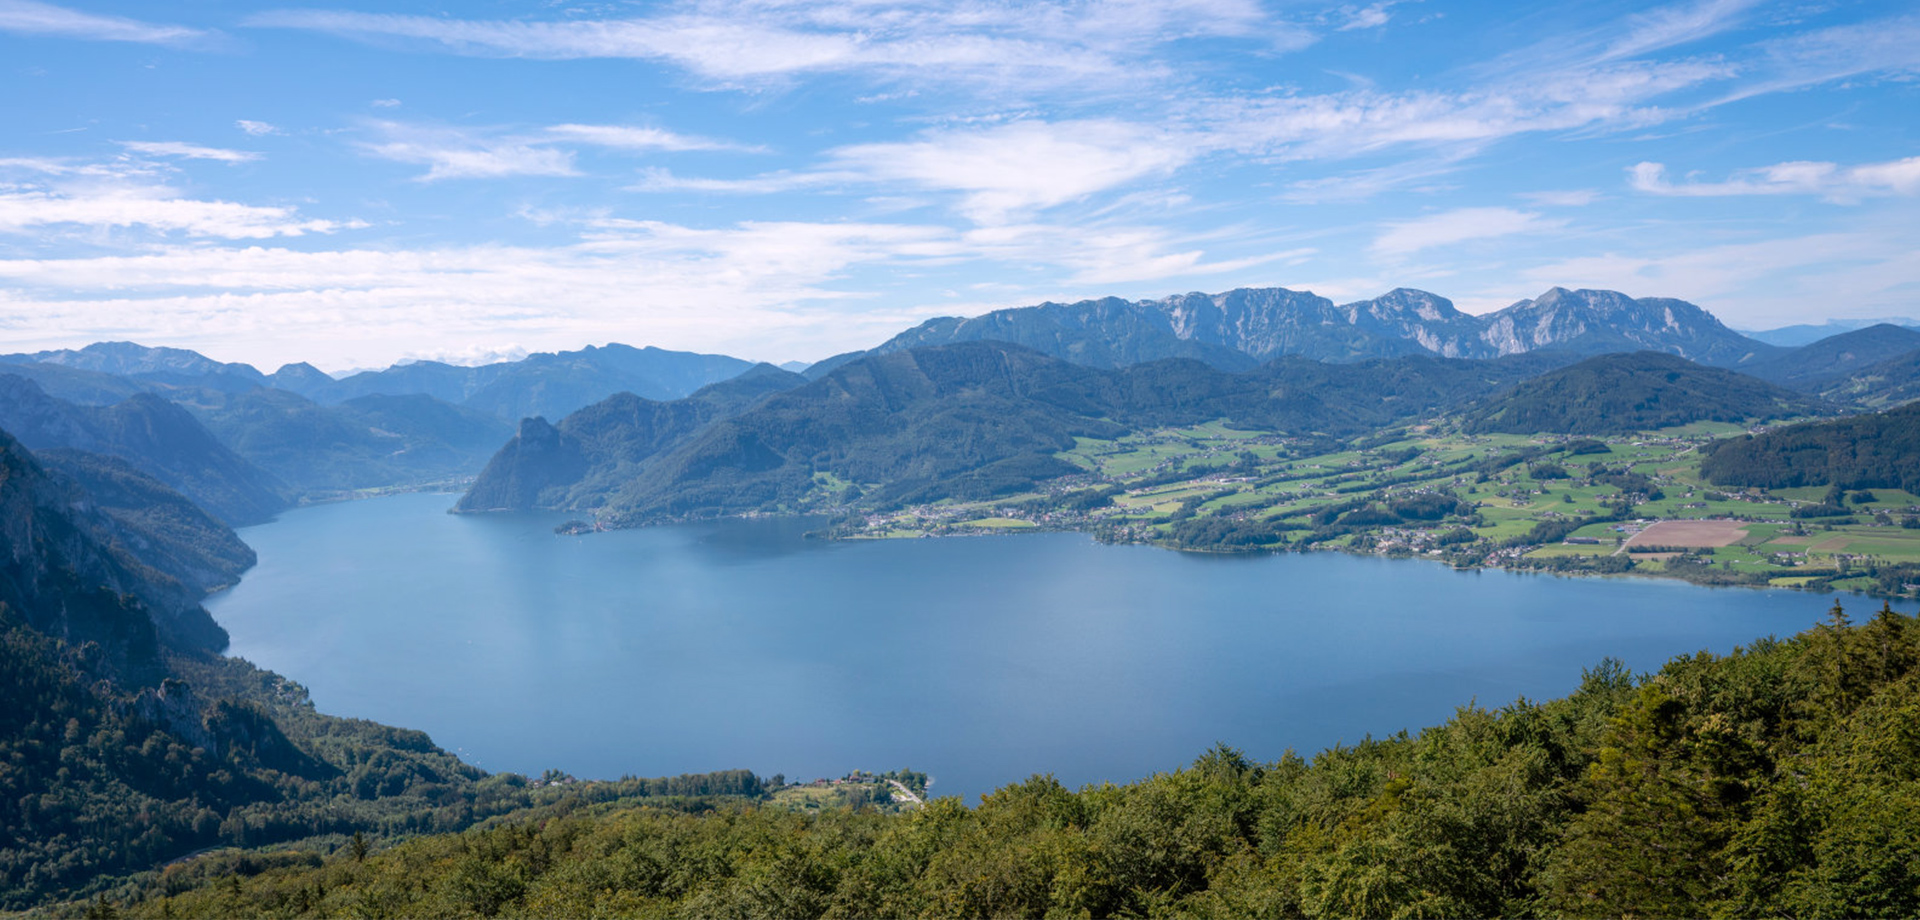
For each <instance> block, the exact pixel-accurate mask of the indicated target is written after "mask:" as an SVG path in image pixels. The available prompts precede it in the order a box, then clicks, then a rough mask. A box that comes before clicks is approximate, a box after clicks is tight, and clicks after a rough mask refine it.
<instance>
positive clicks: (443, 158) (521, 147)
mask: <svg viewBox="0 0 1920 920" xmlns="http://www.w3.org/2000/svg"><path fill="white" fill-rule="evenodd" d="M374 127H375V128H377V129H379V130H380V131H381V132H382V133H384V134H385V135H386V139H385V140H383V141H380V142H377V143H369V144H364V145H363V147H364V148H365V149H366V150H367V151H368V152H370V153H372V154H374V155H375V156H379V157H381V158H383V159H388V160H394V161H396V162H400V163H416V164H420V165H423V166H426V167H427V172H426V174H425V175H423V176H421V177H420V178H421V180H423V181H433V180H437V179H497V178H501V177H505V176H575V175H579V173H578V172H576V171H575V170H574V168H573V154H572V153H570V152H568V151H565V150H555V149H554V148H552V147H547V146H542V145H540V144H539V143H538V141H537V140H530V139H527V138H522V137H512V136H499V135H489V134H482V133H478V132H472V131H461V130H456V129H452V128H429V127H422V126H418V125H403V124H399V123H397V122H378V123H376V124H375V125H374Z"/></svg>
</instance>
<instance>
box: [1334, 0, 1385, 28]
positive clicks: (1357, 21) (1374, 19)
mask: <svg viewBox="0 0 1920 920" xmlns="http://www.w3.org/2000/svg"><path fill="white" fill-rule="evenodd" d="M1392 8H1393V4H1392V3H1375V4H1371V5H1369V6H1364V7H1352V6H1348V7H1341V9H1340V15H1341V16H1342V17H1344V18H1345V19H1346V22H1343V23H1341V24H1340V26H1339V31H1341V32H1352V31H1354V30H1355V29H1377V28H1379V27H1381V26H1384V25H1386V24H1387V21H1388V20H1390V19H1392V18H1393V15H1392V14H1391V13H1388V12H1387V10H1389V9H1392Z"/></svg>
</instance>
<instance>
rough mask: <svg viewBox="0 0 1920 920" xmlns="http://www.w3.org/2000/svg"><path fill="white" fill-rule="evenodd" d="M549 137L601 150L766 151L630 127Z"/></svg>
mask: <svg viewBox="0 0 1920 920" xmlns="http://www.w3.org/2000/svg"><path fill="white" fill-rule="evenodd" d="M545 134H546V136H547V137H549V138H551V139H553V140H555V141H570V142H573V143H578V144H593V145H595V146H600V147H616V148H620V149H624V150H667V151H676V152H677V151H687V150H741V151H761V150H764V149H765V148H763V147H754V146H748V145H745V144H733V143H729V142H727V141H718V140H713V139H711V138H705V137H692V136H689V135H685V134H676V133H674V132H672V131H666V130H663V129H660V128H647V127H635V126H630V125H571V124H569V125H554V126H553V127H550V128H548V129H546V132H545Z"/></svg>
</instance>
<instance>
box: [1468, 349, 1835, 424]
mask: <svg viewBox="0 0 1920 920" xmlns="http://www.w3.org/2000/svg"><path fill="white" fill-rule="evenodd" d="M1823 408H1827V406H1826V404H1824V403H1822V402H1820V401H1818V400H1815V399H1812V398H1809V397H1806V396H1803V395H1801V394H1798V393H1794V392H1792V391H1789V390H1785V389H1782V388H1780V387H1776V386H1774V385H1772V384H1770V383H1767V382H1765V381H1763V380H1757V379H1754V378H1752V377H1748V376H1746V375H1744V374H1737V373H1734V372H1733V371H1729V370H1725V369H1723V368H1714V367H1702V366H1700V365H1698V364H1694V363H1693V362H1691V361H1688V360H1686V359H1685V358H1680V357H1676V356H1673V355H1663V354H1657V353H1654V352H1638V353H1633V354H1609V355H1599V356H1597V357H1593V358H1588V359H1587V360H1585V361H1582V362H1580V363H1578V364H1575V365H1572V366H1571V367H1566V368H1562V369H1560V370H1556V371H1550V372H1548V373H1545V374H1541V375H1540V376H1539V377H1536V378H1534V379H1532V380H1528V381H1525V382H1523V383H1521V384H1519V385H1517V386H1515V387H1514V388H1513V389H1512V390H1510V391H1508V392H1506V393H1503V394H1501V395H1499V396H1497V397H1495V398H1493V399H1491V400H1489V401H1488V402H1487V403H1486V405H1484V406H1482V407H1481V408H1480V409H1478V410H1476V411H1474V412H1473V413H1471V414H1470V415H1468V416H1467V418H1466V419H1465V422H1464V426H1465V428H1466V429H1467V430H1468V431H1481V432H1486V431H1503V432H1513V433H1522V434H1530V433H1536V432H1538V433H1551V434H1617V433H1623V432H1629V431H1641V430H1647V429H1655V428H1666V427H1670V426H1674V425H1685V424H1689V423H1692V422H1701V421H1716V422H1745V421H1758V420H1764V419H1771V418H1786V417H1789V416H1793V415H1802V414H1806V413H1810V412H1817V411H1820V410H1821V409H1823Z"/></svg>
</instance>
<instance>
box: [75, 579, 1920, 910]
mask: <svg viewBox="0 0 1920 920" xmlns="http://www.w3.org/2000/svg"><path fill="white" fill-rule="evenodd" d="M1917 665H1920V623H1917V622H1916V621H1915V620H1914V619H1912V618H1909V617H1906V616H1903V615H1900V614H1896V613H1893V612H1891V611H1887V610H1884V609H1883V610H1882V611H1881V612H1880V613H1878V614H1877V615H1875V616H1874V617H1872V618H1871V619H1870V620H1869V621H1867V622H1865V623H1863V624H1857V625H1855V624H1850V623H1849V622H1848V617H1847V615H1846V614H1845V613H1844V612H1842V610H1841V609H1840V608H1839V607H1838V606H1837V605H1836V607H1835V608H1834V610H1833V612H1832V615H1831V618H1830V621H1829V622H1828V623H1827V624H1825V625H1823V626H1821V627H1818V628H1816V629H1813V630H1810V631H1808V632H1806V633H1804V634H1802V635H1799V636H1796V637H1792V638H1789V639H1785V640H1773V639H1763V640H1760V641H1757V642H1755V643H1753V644H1752V645H1750V646H1748V647H1746V648H1744V649H1741V650H1739V651H1737V652H1735V653H1733V654H1731V655H1727V656H1724V657H1720V656H1713V655H1709V654H1705V653H1702V654H1698V655H1693V656H1682V657H1679V658H1676V659H1674V660H1673V661H1672V662H1670V663H1669V664H1668V665H1667V666H1666V667H1664V668H1662V669H1661V670H1660V671H1659V673H1657V674H1653V675H1646V676H1640V677H1636V676H1634V675H1630V674H1627V673H1625V672H1623V671H1622V670H1621V669H1620V668H1619V667H1618V666H1617V665H1615V664H1612V663H1608V662H1602V663H1601V664H1600V665H1599V666H1597V667H1596V668H1594V669H1593V670H1591V671H1589V672H1588V673H1587V674H1586V675H1585V679H1584V680H1583V681H1582V684H1581V686H1580V688H1579V690H1577V691H1576V692H1575V693H1573V694H1572V695H1570V696H1568V697H1566V698H1563V699H1558V700H1553V701H1549V702H1532V701H1526V700H1521V701H1517V702H1515V703H1513V704H1511V705H1508V706H1505V707H1502V708H1499V709H1491V710H1490V709H1482V708H1477V707H1474V706H1466V707H1463V708H1462V709H1461V710H1460V711H1459V713H1458V715H1456V716H1455V717H1454V718H1453V719H1452V720H1450V721H1449V722H1447V723H1446V724H1444V725H1440V726H1436V727H1434V728H1430V729H1427V730H1425V731H1422V732H1420V733H1418V734H1412V735H1408V734H1403V735H1399V736H1396V737H1392V738H1386V739H1378V740H1368V741H1365V742H1362V743H1360V744H1358V745H1355V746H1352V747H1343V748H1336V749H1332V750H1328V751H1323V752H1319V753H1317V754H1314V755H1313V756H1312V757H1311V758H1310V759H1308V758H1304V757H1299V756H1294V755H1288V756H1286V757H1283V758H1282V759H1280V760H1278V761H1275V762H1271V763H1256V762H1252V761H1250V760H1248V759H1247V758H1246V757H1244V756H1243V755H1241V754H1240V753H1238V752H1236V751H1235V750H1233V749H1231V748H1228V747H1225V746H1220V747H1216V748H1215V749H1214V750H1212V751H1209V752H1207V753H1206V754H1205V755H1203V756H1201V757H1200V758H1199V759H1198V760H1196V761H1195V762H1194V763H1193V764H1192V765H1190V766H1189V767H1187V768H1185V769H1180V770H1175V771H1172V772H1169V773H1164V774H1159V775H1156V776H1153V777H1151V778H1148V779H1145V780H1142V781H1140V782H1137V783H1132V784H1129V785H1124V786H1111V785H1099V786H1090V787H1087V788H1085V789H1082V790H1079V791H1074V790H1069V789H1066V788H1063V787H1062V786H1061V785H1060V784H1059V783H1057V782H1055V781H1054V780H1052V779H1051V778H1049V777H1046V776H1044V775H1042V776H1036V777H1034V778H1033V779H1030V780H1028V781H1026V782H1024V783H1020V784H1016V785H1012V786H1008V787H1006V788H1003V789H1001V790H999V791H998V792H995V793H993V794H991V795H989V796H987V797H986V798H985V799H984V800H983V802H982V803H981V804H980V806H979V807H977V808H967V807H965V806H963V805H962V804H961V803H959V802H958V801H956V800H952V799H944V800H936V801H935V802H933V803H932V804H931V805H929V806H927V807H925V808H923V809H920V810H917V811H915V812H912V813H910V814H907V815H904V816H887V815H882V814H878V813H875V812H872V811H859V810H842V811H829V812H826V813H820V814H801V813H796V812H792V811H788V810H784V809H780V808H776V807H771V806H769V805H767V804H765V803H763V802H762V801H760V800H759V799H758V797H756V796H754V795H752V794H746V795H737V796H720V797H709V798H702V799H697V800H676V801H672V802H666V801H663V802H661V803H660V804H659V805H656V806H643V807H637V808H636V807H630V806H628V805H624V804H601V805H596V804H593V803H592V801H591V800H590V797H588V796H585V795H578V796H573V797H570V798H569V799H567V800H566V801H564V802H560V803H555V804H554V805H552V806H550V807H546V808H543V809H541V810H540V811H538V812H537V813H535V814H529V815H527V816H525V817H524V818H510V819H507V820H504V821H501V822H495V823H493V824H490V825H489V826H487V827H484V828H480V829H475V830H470V831H467V832H465V833H459V834H451V835H440V836H428V837H421V838H415V839H409V840H404V841H398V842H393V843H390V844H389V843H385V842H376V845H372V846H353V845H341V846H337V847H333V848H331V851H330V852H329V851H327V849H326V848H322V849H320V850H310V851H289V852H281V853H277V854H262V855H257V856H256V855H248V854H244V853H223V854H215V855H211V856H208V857H204V858H202V859H199V860H196V861H192V862H188V863H185V864H182V865H178V866H173V867H170V868H168V869H167V870H166V871H165V872H162V873H156V874H150V875H147V876H145V877H143V878H142V879H141V880H140V881H138V882H137V883H134V884H129V885H127V886H124V887H122V888H120V889H118V890H116V891H114V892H112V893H111V895H103V896H102V897H101V898H100V899H99V900H97V901H93V902H78V903H74V904H73V905H71V907H70V908H69V909H70V910H71V911H73V912H75V913H79V912H82V911H86V910H92V911H95V912H96V913H99V912H105V911H108V910H112V911H120V912H124V914H125V915H127V916H151V917H160V916H262V917H274V916H288V917H291V916H475V915H478V916H496V915H498V916H742V917H807V916H844V917H854V916H859V917H865V916H956V917H961V916H968V917H970V916H1041V915H1082V916H1084V915H1092V916H1115V915H1184V916H1219V917H1258V916H1272V917H1278V916H1312V917H1322V916H1368V917H1376V916H1377V917H1385V916H1530V915H1537V914H1558V915H1568V916H1624V915H1637V916H1701V915H1707V916H1757V915H1780V914H1784V915H1805V916H1911V915H1913V914H1914V913H1915V912H1916V911H1920V874H1917V873H1916V869H1915V866H1916V865H1920V747H1917V745H1920V741H1916V737H1920V736H1917V735H1916V732H1915V725H1916V721H1915V720H1916V718H1920V715H1917V714H1920V669H1917V667H1916V666H1917Z"/></svg>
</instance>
